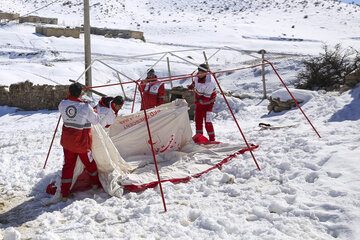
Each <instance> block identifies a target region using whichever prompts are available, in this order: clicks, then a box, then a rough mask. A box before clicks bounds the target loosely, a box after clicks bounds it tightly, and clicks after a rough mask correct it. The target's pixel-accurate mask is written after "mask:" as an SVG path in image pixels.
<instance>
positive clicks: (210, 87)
mask: <svg viewBox="0 0 360 240" xmlns="http://www.w3.org/2000/svg"><path fill="white" fill-rule="evenodd" d="M208 73H209V67H208V65H207V64H200V65H199V67H198V73H197V76H196V77H195V78H194V81H193V83H192V84H191V85H190V86H188V90H187V91H186V92H185V93H184V94H183V95H182V98H185V97H186V95H187V94H188V92H189V90H190V91H194V92H195V94H194V95H195V106H196V109H195V128H196V135H195V136H194V141H196V139H198V137H199V136H201V135H202V134H203V122H204V120H205V129H206V131H207V133H208V135H209V140H210V141H215V131H214V126H213V124H212V117H213V113H212V111H213V107H214V103H215V99H216V83H215V82H214V80H213V79H212V77H211V75H210V74H208Z"/></svg>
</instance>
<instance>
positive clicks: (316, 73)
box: [296, 44, 360, 91]
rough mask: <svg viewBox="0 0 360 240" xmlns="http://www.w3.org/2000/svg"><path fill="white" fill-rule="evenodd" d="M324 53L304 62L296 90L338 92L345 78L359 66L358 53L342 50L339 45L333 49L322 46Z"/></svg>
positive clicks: (351, 50) (359, 54) (359, 56)
mask: <svg viewBox="0 0 360 240" xmlns="http://www.w3.org/2000/svg"><path fill="white" fill-rule="evenodd" d="M323 49H324V51H325V52H324V53H321V54H320V56H318V57H312V58H310V59H308V60H304V61H303V62H302V63H303V64H304V65H305V69H304V70H303V71H300V72H299V74H298V75H297V83H296V88H300V89H309V90H319V89H324V90H326V91H334V90H339V89H340V87H341V86H342V85H343V84H344V81H345V76H346V75H348V74H350V73H351V72H353V71H354V70H355V69H357V68H358V67H359V66H360V53H359V51H357V50H355V49H353V48H347V49H345V50H343V49H342V48H341V45H340V44H336V45H335V48H334V49H330V48H329V46H327V45H324V46H323Z"/></svg>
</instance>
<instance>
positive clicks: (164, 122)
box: [56, 99, 256, 197]
mask: <svg viewBox="0 0 360 240" xmlns="http://www.w3.org/2000/svg"><path fill="white" fill-rule="evenodd" d="M187 111H188V104H187V103H186V101H185V100H182V99H177V100H175V101H173V102H171V103H167V104H163V105H161V106H158V107H155V108H152V109H148V110H146V113H147V117H148V122H149V126H150V131H151V136H152V141H153V147H154V151H155V152H156V159H157V163H158V167H159V174H160V178H161V181H172V182H181V181H184V179H185V180H186V179H187V180H188V179H190V178H191V177H194V176H195V177H196V176H200V175H201V174H202V173H205V172H207V171H209V170H210V169H214V168H216V167H219V168H220V167H221V165H222V164H223V163H226V162H227V161H228V160H229V159H231V158H233V157H235V156H237V155H238V154H242V153H243V152H244V149H246V146H245V145H240V144H238V145H233V144H231V145H230V144H225V143H221V144H219V145H216V146H200V145H197V144H195V143H194V142H193V140H192V131H191V127H190V122H189V116H188V112H187ZM92 134H93V146H92V154H93V158H94V160H95V161H96V164H97V167H98V173H99V179H100V181H101V184H102V186H103V189H104V190H105V191H106V192H107V193H108V194H109V195H111V196H117V197H121V195H122V194H123V191H124V189H127V190H130V191H131V190H134V191H137V190H139V189H141V190H143V189H145V188H147V187H154V186H156V185H157V183H158V178H157V173H156V169H155V166H154V159H153V155H152V151H151V144H150V141H149V135H148V129H147V126H146V121H145V115H144V112H143V111H141V112H137V113H134V114H131V115H127V116H122V117H117V118H116V119H115V122H114V123H113V124H112V125H111V127H110V129H109V131H108V132H105V130H104V129H103V128H102V127H101V126H100V125H99V124H97V125H93V127H92ZM254 148H256V147H254ZM240 150H241V151H240ZM229 156H230V157H229ZM83 170H84V165H83V164H82V162H81V161H80V159H78V161H77V163H76V167H75V171H74V176H73V185H74V183H75V182H76V180H77V178H78V176H79V175H80V174H81V173H82V172H83ZM59 182H60V181H57V184H56V186H57V192H56V196H58V197H59V196H60V193H59V192H60V184H59ZM149 183H153V184H149ZM73 185H72V186H71V187H73Z"/></svg>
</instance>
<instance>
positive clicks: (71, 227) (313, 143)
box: [0, 0, 360, 240]
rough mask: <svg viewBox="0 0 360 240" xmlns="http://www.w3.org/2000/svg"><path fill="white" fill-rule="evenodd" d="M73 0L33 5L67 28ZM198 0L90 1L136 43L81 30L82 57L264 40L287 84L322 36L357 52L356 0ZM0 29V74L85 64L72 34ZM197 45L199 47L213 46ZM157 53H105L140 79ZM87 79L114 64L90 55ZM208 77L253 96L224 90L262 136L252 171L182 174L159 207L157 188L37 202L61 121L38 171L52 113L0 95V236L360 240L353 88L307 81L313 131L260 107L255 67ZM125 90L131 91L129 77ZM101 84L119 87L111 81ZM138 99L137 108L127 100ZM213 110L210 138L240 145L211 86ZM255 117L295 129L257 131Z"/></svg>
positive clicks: (17, 76) (40, 73)
mask: <svg viewBox="0 0 360 240" xmlns="http://www.w3.org/2000/svg"><path fill="white" fill-rule="evenodd" d="M80 2H81V1H78V2H76V3H75V2H73V3H72V4H71V2H70V4H69V3H67V4H65V2H59V3H57V5H56V6H51V7H50V8H45V9H43V10H41V11H39V12H38V13H36V14H38V15H43V16H55V17H59V18H60V19H61V20H60V21H59V22H60V23H64V25H74V26H75V25H76V26H77V25H80V24H81V16H78V15H77V14H76V12H79V11H80V9H81V3H80ZM207 2H208V3H207V4H203V2H200V1H177V3H176V4H173V3H172V1H168V0H162V1H156V3H155V1H154V2H153V1H151V2H150V1H148V2H144V1H139V0H136V1H130V0H126V1H125V0H123V1H107V2H106V3H104V4H96V3H94V2H93V3H92V4H93V5H94V6H93V8H92V20H91V21H92V23H93V24H94V25H96V26H104V25H107V26H109V27H114V28H115V27H116V28H132V29H134V30H136V29H139V30H141V31H144V33H145V38H146V40H147V42H146V43H144V42H142V41H139V40H133V39H129V40H125V39H105V38H103V37H101V36H92V38H91V40H92V53H93V59H95V58H97V59H104V58H107V57H114V56H116V57H120V56H122V57H123V56H135V55H141V54H147V53H160V52H168V51H173V50H185V49H189V48H194V47H200V46H201V47H223V46H230V47H232V48H236V49H241V50H254V51H258V50H260V49H265V50H267V51H268V52H269V53H270V54H267V58H268V59H269V60H270V61H272V62H273V64H274V67H275V68H276V69H277V70H278V71H279V73H280V75H281V77H282V78H283V79H284V81H285V82H286V84H288V85H289V86H290V87H293V85H294V82H295V77H296V74H297V72H298V71H299V70H301V69H302V65H301V60H302V58H303V57H304V56H308V55H317V54H318V53H319V52H321V51H322V49H321V46H322V44H324V43H329V44H335V43H342V44H343V45H344V46H352V47H354V48H355V49H360V38H359V34H360V27H359V24H356V23H358V22H360V17H359V16H360V15H359V11H360V7H358V6H356V5H351V4H345V3H337V2H334V1H325V0H324V1H310V0H309V1H292V2H291V1H263V3H264V4H263V5H261V4H260V3H257V2H256V1H255V2H254V1H241V3H238V4H234V3H236V2H237V1H215V0H214V1H212V0H211V1H210V0H209V1H207ZM252 2H254V3H252ZM280 2H281V3H280ZM283 2H284V3H283ZM300 2H301V3H300ZM305 2H307V3H305ZM315 2H319V4H315ZM3 3H4V4H3ZM46 3H50V1H41V2H37V3H36V4H35V3H33V2H32V1H26V0H17V1H13V0H11V1H10V0H3V1H2V4H1V8H0V9H1V10H3V11H14V12H19V13H21V14H25V13H28V12H30V11H32V10H33V9H35V8H38V7H40V6H43V5H45V4H46ZM122 4H124V6H125V7H123V6H122ZM266 4H267V5H268V7H264V6H265V5H266ZM287 4H288V5H287ZM70 5H71V7H69V6H70ZM111 5H113V6H112V7H111ZM23 6H25V7H23ZM201 9H202V10H201ZM226 9H227V10H226ZM233 9H235V10H236V11H232V10H233ZM241 9H243V10H241ZM285 10H286V11H285ZM158 11H160V13H159V12H158ZM209 11H211V14H207V13H208V12H209ZM62 12H63V14H66V15H61V13H62ZM151 12H153V13H151ZM202 12H206V14H201V13H202ZM169 15H170V16H169ZM305 15H307V17H306V18H305ZM173 20H175V21H173ZM143 21H145V22H143ZM146 21H149V23H147V22H146ZM165 21H166V22H165ZM137 23H139V24H140V26H138V25H137ZM293 25H295V27H294V28H292V26H293ZM284 34H285V35H284ZM0 35H1V38H0V84H1V85H10V84H12V83H16V82H20V81H25V80H30V81H32V82H34V83H35V84H68V79H76V78H77V77H79V76H80V74H81V73H82V71H83V65H84V64H83V36H81V38H80V39H73V38H64V37H63V38H54V37H50V38H46V37H42V36H38V35H36V34H34V26H33V25H31V24H22V25H18V24H8V25H2V26H0ZM284 38H293V39H303V41H295V40H289V39H288V40H286V39H284ZM205 51H206V53H207V56H211V55H212V54H213V53H215V52H216V50H215V49H205ZM277 53H287V54H292V56H287V57H284V56H281V55H279V54H277ZM178 55H179V56H181V57H183V58H186V59H187V60H190V61H192V62H193V63H196V64H198V63H201V62H202V61H203V50H198V51H190V52H183V53H178ZM252 55H253V56H255V57H259V55H258V54H256V53H252ZM161 56H162V54H159V55H156V56H150V57H146V58H145V57H143V58H135V59H124V58H120V59H117V60H106V62H107V63H108V64H110V65H111V66H113V67H115V68H116V69H118V70H119V71H121V72H123V73H125V74H126V75H127V76H129V77H131V78H134V79H137V78H139V77H140V76H141V75H142V73H144V71H146V69H147V68H148V67H150V66H151V65H152V64H154V63H155V62H156V61H157V59H159V58H160V57H161ZM189 56H190V57H191V58H189ZM169 58H170V61H171V67H172V74H173V75H179V74H186V73H191V72H192V71H193V70H194V69H195V67H194V66H192V65H189V64H185V63H184V62H183V61H181V60H179V59H178V58H176V57H172V56H170V57H169ZM248 62H251V63H256V62H258V59H257V58H254V57H252V56H249V55H247V54H244V52H236V51H228V50H222V51H220V52H219V53H217V54H216V55H215V56H214V57H213V58H211V59H210V61H209V63H210V66H211V67H212V69H213V70H226V69H232V68H237V67H243V66H247V65H246V63H248ZM156 71H157V73H158V75H159V76H167V64H166V61H161V62H160V63H159V65H158V66H157V67H156ZM93 76H94V85H102V84H108V83H115V82H117V81H118V80H117V78H116V75H115V74H114V72H112V71H110V70H109V69H108V68H106V67H104V66H102V65H101V64H97V65H94V67H93ZM266 79H267V88H268V91H269V93H268V94H269V95H271V94H272V93H274V92H275V91H277V90H279V89H282V84H281V83H280V81H279V80H278V79H277V77H276V75H275V74H274V73H273V72H272V69H271V68H269V67H266ZM219 80H220V82H221V85H222V87H223V88H224V90H225V91H231V92H233V93H235V94H239V95H241V94H248V95H250V96H252V97H253V98H247V99H243V100H240V99H236V98H229V99H228V100H229V103H230V106H231V107H232V109H233V111H234V112H235V116H236V118H237V120H238V121H239V124H240V126H241V129H242V130H243V132H244V134H245V137H246V138H247V140H248V141H249V142H251V143H255V144H258V145H260V147H259V148H258V149H257V150H256V151H254V156H255V157H256V160H257V161H258V163H259V165H260V167H261V171H258V170H257V168H256V166H255V164H254V161H253V159H252V157H251V155H250V153H246V154H244V155H242V156H239V157H237V158H235V159H234V160H232V161H231V162H229V163H228V164H226V165H225V166H224V167H223V169H222V170H221V171H219V170H214V171H212V172H210V173H208V174H205V175H203V176H202V177H201V178H199V179H193V180H192V181H190V182H189V183H186V184H177V185H173V184H171V183H165V184H163V190H164V194H165V200H166V205H167V212H166V213H164V208H163V203H162V200H161V196H160V191H159V188H155V189H150V190H146V191H144V192H142V193H129V194H125V195H124V196H123V197H122V198H116V197H109V196H108V195H107V194H106V193H104V192H103V191H101V190H96V191H94V190H90V191H86V192H77V193H76V194H75V198H74V199H71V200H69V201H68V202H66V203H62V202H61V203H58V204H55V205H52V206H49V207H44V206H43V205H42V204H41V200H42V199H44V198H47V197H49V196H47V195H46V193H45V188H46V186H47V184H48V183H49V182H50V181H51V180H52V179H55V178H56V177H57V176H58V175H59V174H60V172H61V166H62V161H63V153H62V148H61V146H60V144H59V137H60V132H58V133H57V135H56V138H55V142H54V146H53V148H52V151H51V154H50V158H49V161H48V163H47V167H46V169H45V170H44V169H43V165H44V161H45V158H46V155H47V152H48V149H49V145H50V141H51V138H52V135H53V132H54V129H55V127H56V123H57V120H58V117H59V113H58V112H57V111H46V110H43V111H37V112H29V111H26V112H25V111H16V109H15V108H10V107H7V106H0V166H1V167H0V239H1V237H2V238H4V239H6V240H12V239H85V238H86V239H332V238H337V239H360V238H359V237H358V236H359V234H360V231H359V229H358V225H359V223H360V210H359V209H360V208H359V206H360V189H359V177H358V176H359V174H360V167H359V166H358V164H357V163H358V159H359V157H358V156H359V155H360V146H359V142H360V134H359V126H360V112H359V108H360V98H359V97H360V96H359V95H360V87H359V86H358V87H357V88H355V89H354V90H352V91H348V92H345V93H343V94H342V95H339V94H335V93H325V92H322V91H318V92H312V91H306V94H304V96H305V100H306V101H305V102H304V103H303V104H301V107H302V108H303V110H304V112H305V113H306V114H307V116H308V118H309V119H310V120H311V121H312V123H313V125H314V126H315V128H316V130H317V131H318V132H319V134H320V135H321V138H319V137H318V136H317V135H316V133H315V132H314V131H313V129H312V127H311V126H310V125H309V124H308V123H307V121H306V119H305V117H304V116H303V115H302V114H301V112H300V111H299V110H298V109H293V110H291V111H287V112H285V113H277V114H275V113H270V114H269V115H268V114H267V113H268V111H267V105H268V101H267V100H262V99H261V97H262V94H263V93H262V83H261V74H260V72H259V69H249V70H243V71H236V72H234V73H232V74H230V75H226V74H222V75H220V76H219ZM80 81H83V79H80ZM189 83H190V81H189V80H186V81H179V82H177V83H174V84H183V85H187V84H189ZM125 89H126V92H127V93H128V94H129V96H132V93H133V86H131V85H127V86H125ZM99 91H102V92H104V93H106V94H109V95H114V94H121V88H120V87H118V86H117V87H112V88H102V89H101V90H99ZM276 94H280V95H281V96H286V94H284V93H283V92H280V93H279V92H277V93H276ZM19 97H21V96H19ZM135 108H136V110H138V109H139V104H138V102H137V104H136V105H135ZM121 111H122V113H123V114H126V113H130V111H131V103H130V102H126V105H125V107H124V110H121ZM214 112H215V113H216V117H215V131H216V135H217V140H219V141H222V142H230V143H231V142H240V143H242V142H243V139H242V136H241V135H240V133H238V130H237V127H236V125H235V123H234V121H233V120H232V117H231V115H230V113H229V111H228V110H226V106H225V102H224V100H222V99H221V97H218V101H217V103H216V105H215V108H214ZM260 122H266V123H271V124H274V125H287V124H294V123H296V124H297V126H296V127H292V128H282V129H279V130H259V128H258V123H260ZM191 124H192V127H194V123H193V122H192V123H191ZM232 180H234V181H232Z"/></svg>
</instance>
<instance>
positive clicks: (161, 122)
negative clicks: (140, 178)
mask: <svg viewBox="0 0 360 240" xmlns="http://www.w3.org/2000/svg"><path fill="white" fill-rule="evenodd" d="M187 111H188V105H187V103H186V101H185V100H182V99H177V100H175V101H173V102H171V103H167V104H163V105H160V106H158V107H155V108H152V109H148V110H146V113H147V117H148V121H149V126H150V131H151V136H152V142H153V147H154V150H155V152H156V154H160V153H166V152H169V151H174V150H179V149H181V148H182V147H184V146H185V145H186V144H187V143H188V142H189V141H191V140H192V138H191V137H192V132H191V127H190V122H189V116H188V112H187ZM109 136H110V138H111V140H112V142H113V143H114V145H115V147H116V148H117V149H118V150H119V152H120V154H121V156H122V157H123V158H125V159H126V160H127V161H128V160H130V159H131V157H133V156H136V157H137V156H150V155H151V156H152V151H151V144H150V139H149V134H148V131H147V126H146V122H145V116H144V113H143V111H140V112H137V113H134V114H131V115H128V116H124V117H119V118H117V119H116V120H115V122H114V123H113V124H112V125H111V127H110V131H109Z"/></svg>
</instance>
